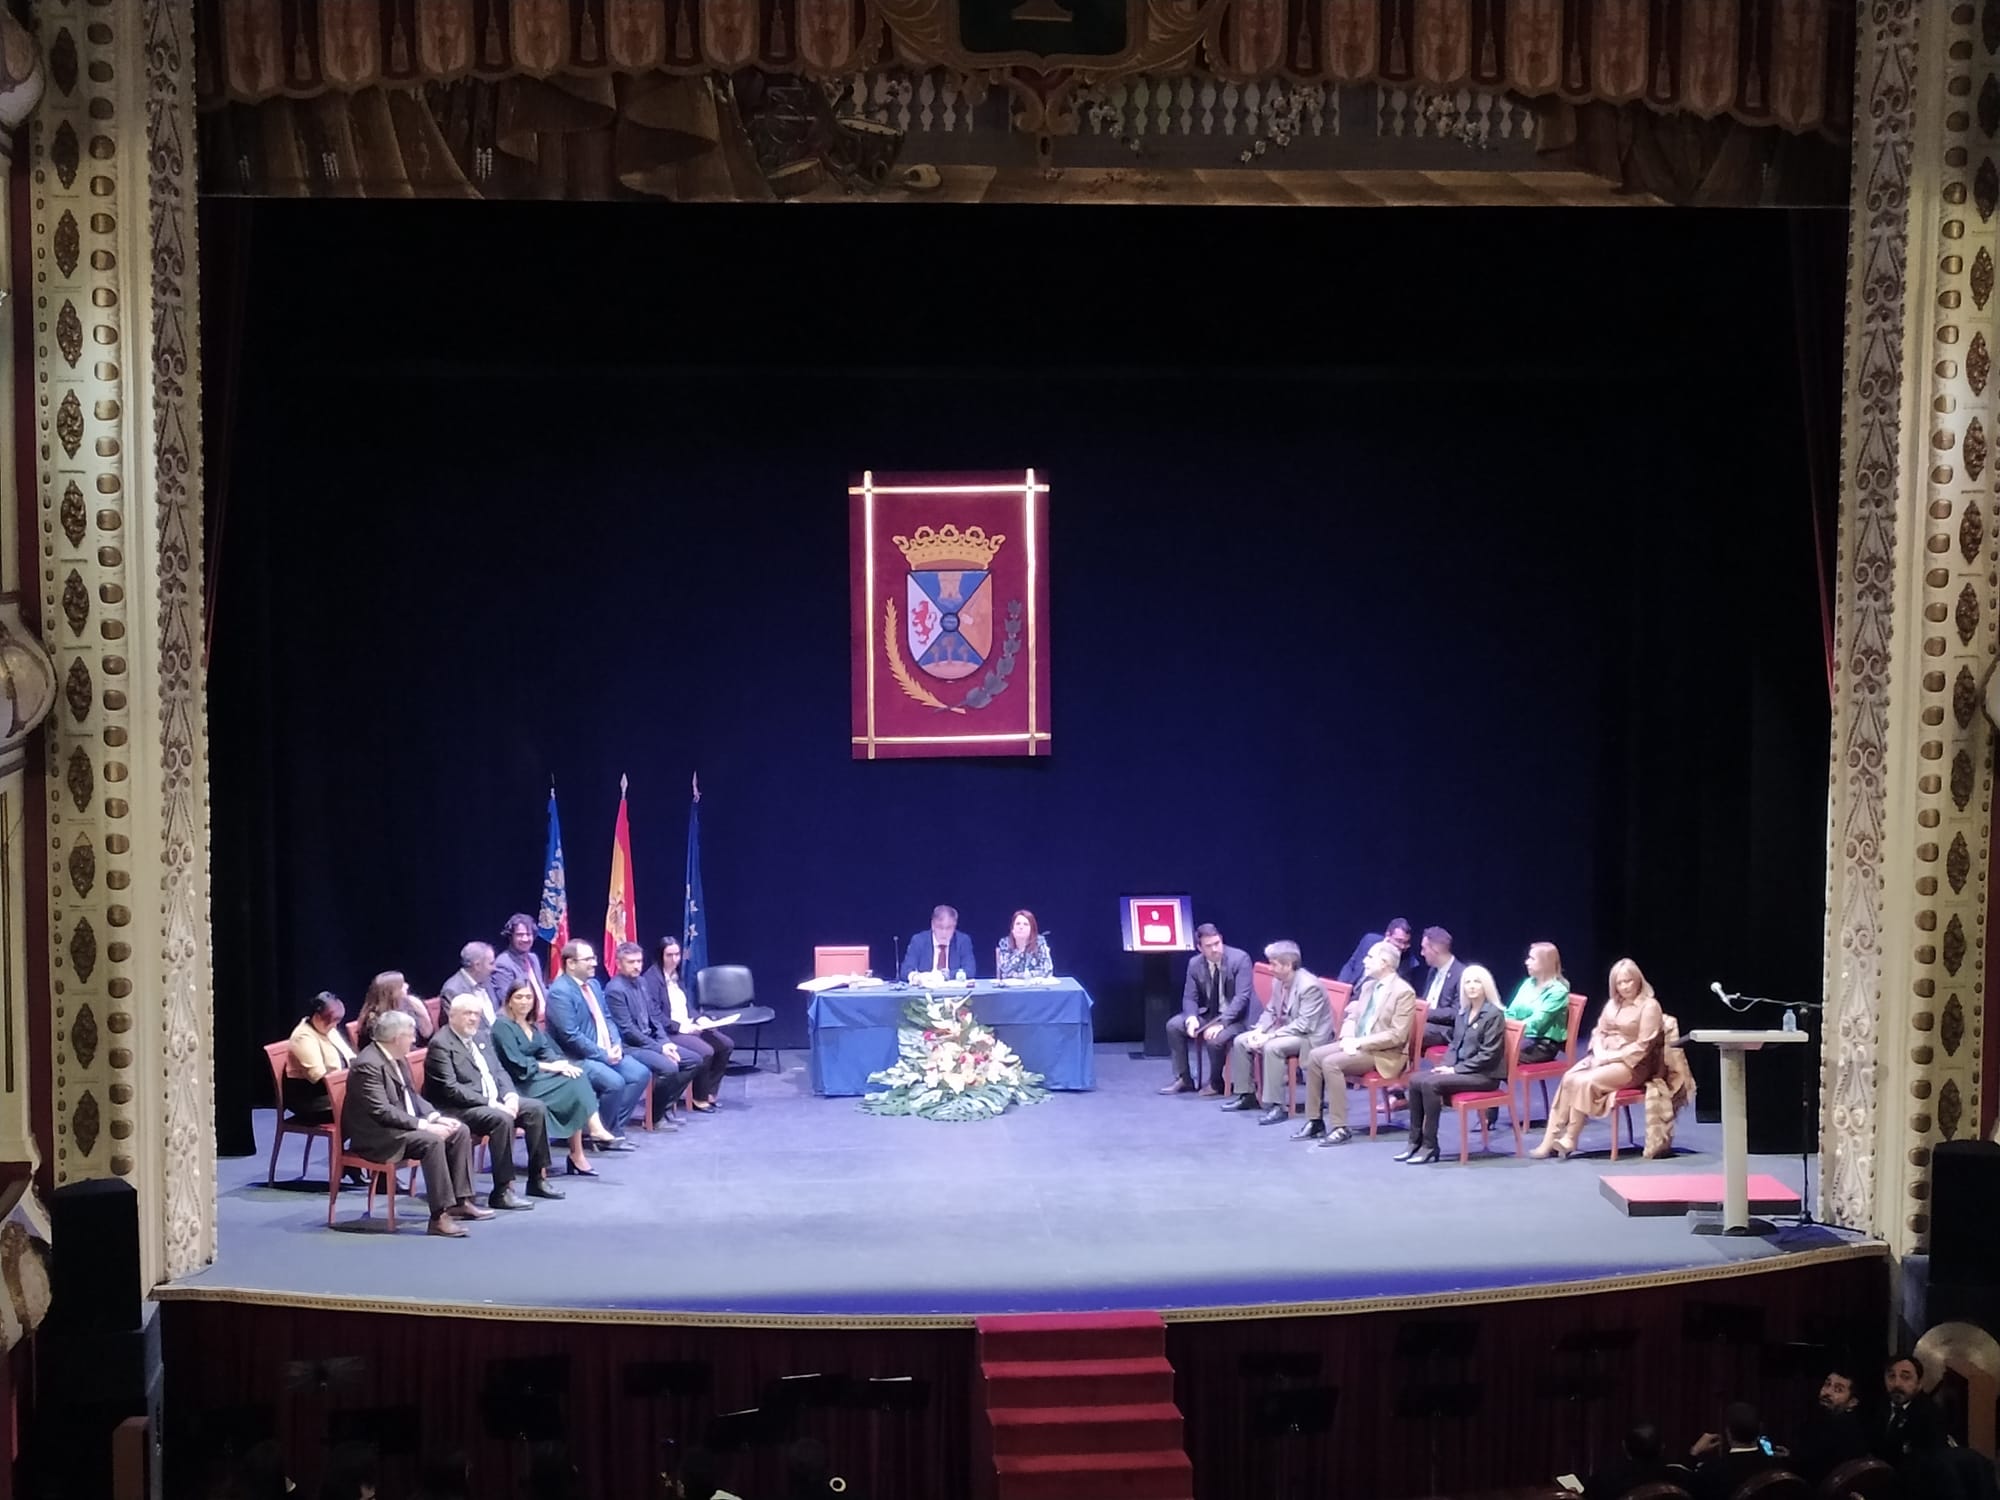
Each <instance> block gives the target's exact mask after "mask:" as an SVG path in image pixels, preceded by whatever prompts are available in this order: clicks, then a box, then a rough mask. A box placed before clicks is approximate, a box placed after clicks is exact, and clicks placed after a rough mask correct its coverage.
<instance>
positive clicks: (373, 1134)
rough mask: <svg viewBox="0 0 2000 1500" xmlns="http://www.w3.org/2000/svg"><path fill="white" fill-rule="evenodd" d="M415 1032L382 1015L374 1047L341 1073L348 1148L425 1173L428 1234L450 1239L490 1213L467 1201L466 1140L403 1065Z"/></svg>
mask: <svg viewBox="0 0 2000 1500" xmlns="http://www.w3.org/2000/svg"><path fill="white" fill-rule="evenodd" d="M415 1042H416V1027H415V1026H414V1025H413V1024H412V1023H411V1021H410V1018H409V1017H408V1016H407V1015H405V1014H404V1013H403V1012H402V1011H400V1010H385V1011H384V1012H383V1013H382V1014H381V1015H380V1016H379V1017H378V1018H377V1019H376V1022H375V1040H374V1041H372V1042H370V1043H369V1044H368V1045H367V1046H366V1047H363V1048H362V1049H361V1052H360V1054H359V1055H358V1056H357V1057H356V1058H355V1059H354V1066H353V1067H352V1068H350V1069H349V1070H348V1075H347V1078H348V1082H347V1108H346V1110H345V1111H344V1112H343V1115H342V1123H343V1124H345V1125H346V1127H347V1141H348V1146H349V1148H350V1149H351V1150H352V1151H353V1152H354V1153H355V1155H357V1156H362V1157H366V1158H367V1159H368V1160H369V1161H381V1162H400V1161H403V1160H405V1159H414V1160H415V1161H416V1162H417V1163H418V1164H419V1165H420V1166H422V1167H423V1169H424V1191H425V1193H426V1194H427V1195H428V1196H429V1198H430V1205H431V1223H430V1232H431V1233H432V1234H436V1235H442V1236H444V1237H445V1238H447V1239H457V1238H459V1237H461V1236H462V1235H464V1233H465V1230H464V1228H463V1227H462V1226H461V1225H460V1224H459V1222H458V1221H459V1220H461V1219H490V1218H492V1217H493V1210H492V1209H490V1208H481V1207H480V1206H479V1205H478V1204H477V1203H475V1202H474V1201H473V1198H472V1134H471V1132H470V1131H468V1130H467V1129H466V1128H465V1126H464V1125H463V1124H461V1123H460V1122H459V1121H457V1120H453V1119H450V1118H448V1117H447V1116H445V1115H443V1114H441V1113H439V1112H438V1111H437V1110H436V1109H434V1108H433V1107H432V1106H431V1105H430V1103H429V1101H427V1100H426V1099H425V1098H424V1097H423V1095H422V1094H420V1093H419V1092H418V1091H417V1085H416V1082H415V1080H414V1079H412V1078H411V1077H410V1065H409V1062H408V1061H407V1059H408V1058H409V1055H410V1048H411V1047H412V1046H413V1045H414V1044H415Z"/></svg>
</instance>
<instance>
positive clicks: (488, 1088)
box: [465, 1042, 500, 1104]
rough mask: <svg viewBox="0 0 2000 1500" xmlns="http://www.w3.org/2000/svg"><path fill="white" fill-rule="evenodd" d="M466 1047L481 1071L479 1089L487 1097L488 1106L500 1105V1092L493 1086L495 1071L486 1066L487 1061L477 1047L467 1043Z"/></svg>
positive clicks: (474, 1063)
mask: <svg viewBox="0 0 2000 1500" xmlns="http://www.w3.org/2000/svg"><path fill="white" fill-rule="evenodd" d="M465 1046H466V1050H467V1051H468V1052H470V1053H471V1054H472V1063H473V1066H474V1067H476V1068H478V1069H479V1087H480V1091H481V1092H482V1093H484V1094H485V1095H486V1102H487V1103H488V1104H497V1103H499V1101H500V1091H499V1090H498V1089H497V1088H495V1087H494V1086H493V1070H492V1069H491V1068H489V1067H487V1066H486V1059H485V1058H484V1057H483V1056H481V1055H480V1051H479V1048H478V1047H477V1046H475V1045H474V1044H473V1043H471V1042H467V1043H466V1044H465Z"/></svg>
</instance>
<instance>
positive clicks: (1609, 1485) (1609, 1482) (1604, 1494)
mask: <svg viewBox="0 0 2000 1500" xmlns="http://www.w3.org/2000/svg"><path fill="white" fill-rule="evenodd" d="M1666 1474H1667V1460H1666V1450H1665V1446H1664V1445H1663V1444H1662V1443H1661V1442H1660V1429H1659V1428H1657V1427H1655V1426H1654V1425H1653V1424H1652V1423H1651V1422H1634V1423H1633V1424H1632V1426H1631V1427H1630V1428H1628V1429H1627V1430H1626V1433H1625V1443H1624V1451H1623V1453H1622V1455H1621V1456H1620V1457H1619V1458H1618V1459H1617V1460H1616V1461H1614V1462H1613V1463H1612V1464H1611V1465H1610V1466H1609V1467H1607V1468H1603V1469H1600V1470H1598V1471H1597V1472H1596V1473H1595V1474H1591V1475H1589V1476H1587V1477H1586V1478H1585V1479H1584V1481H1583V1496H1584V1500H1619V1497H1620V1496H1622V1495H1623V1494H1625V1492H1626V1491H1628V1490H1636V1489H1637V1488H1638V1487H1639V1486H1640V1485H1642V1484H1652V1483H1653V1482H1654V1481H1656V1480H1660V1479H1664V1478H1665V1477H1666Z"/></svg>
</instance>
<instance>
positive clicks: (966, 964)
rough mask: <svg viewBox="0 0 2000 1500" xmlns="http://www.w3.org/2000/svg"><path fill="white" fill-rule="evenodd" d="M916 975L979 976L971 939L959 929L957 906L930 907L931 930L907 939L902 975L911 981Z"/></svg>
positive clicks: (947, 977)
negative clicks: (908, 941)
mask: <svg viewBox="0 0 2000 1500" xmlns="http://www.w3.org/2000/svg"><path fill="white" fill-rule="evenodd" d="M919 974H942V975H943V976H944V977H945V978H946V979H949V978H951V977H952V976H953V975H954V974H962V975H964V976H965V977H966V978H967V979H976V978H978V977H979V960H978V958H977V957H975V956H974V954H973V951H972V939H971V938H969V937H967V936H966V935H965V934H964V933H962V932H960V931H959V930H958V908H957V907H955V906H934V907H932V908H931V925H930V930H929V931H928V932H920V933H918V934H916V936H914V937H912V938H911V939H910V946H909V948H908V949H907V950H905V951H904V954H903V978H905V979H907V980H909V981H911V982H912V983H914V982H915V981H916V978H917V976H918V975H919Z"/></svg>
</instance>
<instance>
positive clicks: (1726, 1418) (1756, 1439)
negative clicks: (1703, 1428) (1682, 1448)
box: [1688, 1401, 1778, 1500]
mask: <svg viewBox="0 0 2000 1500" xmlns="http://www.w3.org/2000/svg"><path fill="white" fill-rule="evenodd" d="M1689 1456H1690V1457H1692V1458H1694V1459H1695V1460H1696V1463H1695V1470H1694V1482H1693V1483H1692V1484H1690V1485H1689V1486H1688V1488H1689V1490H1690V1491H1691V1492H1692V1494H1693V1495H1694V1497H1695V1500H1729V1497H1730V1496H1731V1495H1733V1494H1735V1493H1736V1487H1737V1486H1738V1485H1740V1484H1741V1483H1743V1481H1744V1480H1746V1479H1749V1478H1750V1477H1751V1476H1752V1475H1756V1474H1761V1473H1763V1472H1764V1471H1765V1470H1766V1469H1775V1468H1777V1467H1778V1461H1777V1459H1775V1458H1773V1457H1772V1456H1771V1455H1770V1454H1769V1453H1767V1452H1765V1451H1764V1423H1763V1420H1762V1419H1761V1418H1760V1417H1758V1415H1757V1408H1756V1407H1754V1406H1752V1405H1750V1403H1749V1402H1747V1401H1732V1402H1731V1403H1730V1404H1729V1409H1728V1410H1727V1411H1725V1412H1724V1413H1723V1414H1722V1431H1721V1432H1720V1433H1714V1432H1710V1433H1704V1434H1703V1435H1702V1437H1701V1439H1700V1440H1699V1441H1698V1442H1696V1443H1695V1445H1694V1447H1693V1448H1692V1449H1690V1450H1689Z"/></svg>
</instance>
